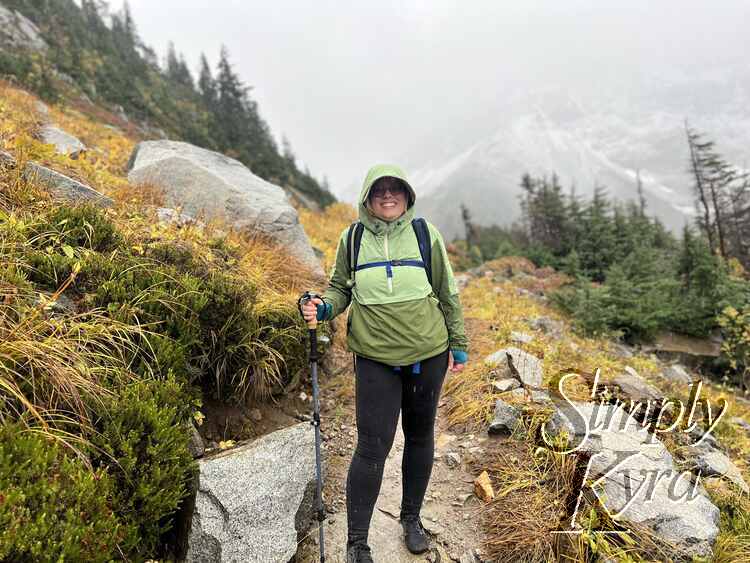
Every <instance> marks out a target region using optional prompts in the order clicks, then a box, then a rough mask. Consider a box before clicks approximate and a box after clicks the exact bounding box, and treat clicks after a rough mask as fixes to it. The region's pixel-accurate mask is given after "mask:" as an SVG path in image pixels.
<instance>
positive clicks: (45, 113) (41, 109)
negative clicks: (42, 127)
mask: <svg viewBox="0 0 750 563" xmlns="http://www.w3.org/2000/svg"><path fill="white" fill-rule="evenodd" d="M34 109H35V110H36V112H37V113H38V114H39V117H41V118H42V120H43V121H48V120H49V108H48V107H47V104H45V103H44V102H43V101H41V100H37V101H36V102H34Z"/></svg>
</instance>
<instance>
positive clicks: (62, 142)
mask: <svg viewBox="0 0 750 563" xmlns="http://www.w3.org/2000/svg"><path fill="white" fill-rule="evenodd" d="M39 138H40V139H41V140H42V142H44V143H47V144H50V145H55V150H56V151H57V152H58V154H64V155H68V156H70V157H72V158H78V155H79V154H80V153H81V152H83V151H85V150H86V145H84V144H83V143H82V142H81V141H79V140H78V139H77V138H75V137H74V136H73V135H71V134H70V133H66V132H65V131H63V130H62V129H59V128H57V127H55V126H53V125H44V126H43V127H42V128H41V129H40V130H39Z"/></svg>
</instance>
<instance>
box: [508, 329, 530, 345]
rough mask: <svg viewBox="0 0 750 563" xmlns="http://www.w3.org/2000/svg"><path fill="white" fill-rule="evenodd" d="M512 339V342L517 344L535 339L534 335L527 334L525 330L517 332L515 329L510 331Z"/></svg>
mask: <svg viewBox="0 0 750 563" xmlns="http://www.w3.org/2000/svg"><path fill="white" fill-rule="evenodd" d="M510 339H511V341H512V342H515V343H517V344H528V343H530V342H531V341H532V340H534V337H533V336H531V335H530V334H526V333H525V332H516V331H515V330H514V331H511V333H510Z"/></svg>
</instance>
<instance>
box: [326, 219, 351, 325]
mask: <svg viewBox="0 0 750 563" xmlns="http://www.w3.org/2000/svg"><path fill="white" fill-rule="evenodd" d="M347 260H348V259H347V256H346V230H344V232H343V233H341V237H339V244H338V247H337V248H336V262H335V263H334V265H333V267H332V268H331V275H330V277H329V280H328V288H327V289H326V290H325V292H323V295H322V296H321V297H322V298H323V301H324V302H325V303H326V304H330V305H331V307H330V312H328V313H327V314H326V316H325V319H324V320H326V321H330V320H332V319H334V318H335V317H336V316H337V315H339V314H341V313H343V312H344V311H345V310H346V308H347V307H348V306H349V303H350V302H351V300H352V290H351V288H349V287H347V285H346V281H347V280H348V279H349V264H348V261H347Z"/></svg>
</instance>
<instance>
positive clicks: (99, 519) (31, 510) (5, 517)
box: [0, 424, 132, 561]
mask: <svg viewBox="0 0 750 563" xmlns="http://www.w3.org/2000/svg"><path fill="white" fill-rule="evenodd" d="M112 501H113V489H112V481H111V479H110V477H109V476H108V475H107V473H106V471H105V470H104V469H99V470H97V471H94V472H92V471H90V470H89V469H87V468H86V467H85V466H84V465H83V464H82V463H81V462H80V461H79V460H78V459H75V458H71V457H68V456H66V455H65V454H64V452H63V451H62V449H61V448H60V447H59V446H58V445H57V443H56V442H54V441H50V439H49V438H45V437H44V436H42V435H41V434H38V433H32V432H29V431H23V430H22V427H21V426H20V425H17V424H4V425H2V426H0V560H2V561H32V560H33V561H41V560H45V561H58V560H59V561H109V560H111V559H112V558H114V557H117V556H118V551H117V544H118V543H119V542H120V541H121V540H122V539H123V538H125V537H126V536H129V535H132V529H131V528H130V527H129V525H127V524H123V523H122V521H121V520H120V519H118V517H117V516H116V515H115V514H114V513H113V511H112Z"/></svg>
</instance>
